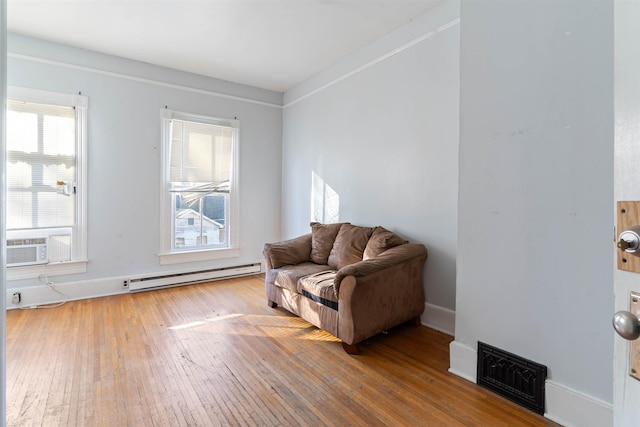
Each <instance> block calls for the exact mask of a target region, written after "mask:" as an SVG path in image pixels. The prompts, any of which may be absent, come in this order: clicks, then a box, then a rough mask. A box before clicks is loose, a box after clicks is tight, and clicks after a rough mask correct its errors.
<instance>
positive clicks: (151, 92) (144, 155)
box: [8, 34, 282, 304]
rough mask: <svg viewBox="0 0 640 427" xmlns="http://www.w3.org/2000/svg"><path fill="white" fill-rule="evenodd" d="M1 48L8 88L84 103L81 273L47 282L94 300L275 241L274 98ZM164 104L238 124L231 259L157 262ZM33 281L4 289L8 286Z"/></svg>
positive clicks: (133, 65)
mask: <svg viewBox="0 0 640 427" xmlns="http://www.w3.org/2000/svg"><path fill="white" fill-rule="evenodd" d="M8 50H9V62H8V83H9V84H10V85H15V86H23V87H30V88H37V89H42V90H48V91H56V92H63V93H77V92H79V91H81V92H82V94H83V95H86V96H88V97H89V113H88V153H89V154H88V155H89V160H88V162H89V164H88V181H89V182H88V186H89V187H88V188H89V197H88V223H89V230H88V239H89V240H88V255H89V260H90V261H89V264H88V272H87V273H86V274H80V275H72V276H71V275H70V276H62V277H56V278H51V279H52V280H54V281H55V282H58V283H65V282H73V283H77V284H78V285H80V284H84V290H83V292H81V293H80V294H81V295H80V294H78V295H77V296H87V295H91V292H92V291H91V290H90V288H91V286H95V287H96V290H95V293H94V294H100V293H109V290H108V289H104V285H105V281H107V282H108V281H109V279H110V278H116V277H122V276H125V277H126V276H131V275H144V274H153V273H156V272H159V271H167V270H169V271H177V270H189V269H202V268H207V267H222V266H227V265H237V264H238V263H249V262H256V261H261V260H262V246H263V244H264V242H266V241H272V240H276V239H278V238H279V237H280V207H281V202H280V182H281V178H280V177H281V151H282V150H281V146H282V94H278V93H274V92H269V91H265V90H261V89H257V88H250V87H246V86H241V85H237V84H232V83H228V82H221V81H219V80H214V79H208V78H205V77H202V76H196V75H190V74H187V73H183V72H178V71H175V70H169V69H164V68H160V67H155V66H151V65H148V64H143V63H138V62H133V61H128V60H124V59H121V58H116V57H111V56H106V55H101V54H97V53H95V52H88V51H84V50H80V49H75V48H71V47H69V46H60V45H57V44H54V43H50V42H45V41H41V40H35V39H30V38H26V37H23V36H18V35H15V34H12V35H10V38H9V49H8ZM165 105H166V106H168V107H169V108H170V109H173V110H177V111H185V112H192V113H198V114H203V115H210V116H215V117H222V118H234V117H237V118H238V120H239V121H240V178H239V181H240V208H241V214H240V256H239V257H238V258H231V259H223V260H218V261H210V262H199V263H188V264H183V265H171V266H162V267H161V266H160V265H159V259H158V253H159V247H160V241H159V232H160V222H159V218H160V216H159V212H158V210H159V206H160V202H159V195H160V109H161V108H163V107H164V106H165ZM114 283H117V284H118V286H119V285H120V284H121V283H122V282H121V281H120V280H119V279H118V280H117V281H115V282H114ZM41 285H42V284H41V283H39V282H38V281H37V280H22V281H15V282H12V283H9V287H11V288H16V287H29V286H41ZM87 288H89V290H87ZM98 288H100V290H98ZM117 289H119V288H115V289H112V290H117ZM72 296H73V295H72ZM30 303H32V302H31V301H28V300H27V299H25V304H30Z"/></svg>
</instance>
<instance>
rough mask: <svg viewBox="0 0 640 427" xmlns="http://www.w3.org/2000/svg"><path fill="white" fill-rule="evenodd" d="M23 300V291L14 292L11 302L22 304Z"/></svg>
mask: <svg viewBox="0 0 640 427" xmlns="http://www.w3.org/2000/svg"><path fill="white" fill-rule="evenodd" d="M21 302H22V293H20V292H14V293H13V295H11V303H13V304H20V303H21Z"/></svg>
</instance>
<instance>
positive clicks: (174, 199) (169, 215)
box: [160, 109, 238, 264]
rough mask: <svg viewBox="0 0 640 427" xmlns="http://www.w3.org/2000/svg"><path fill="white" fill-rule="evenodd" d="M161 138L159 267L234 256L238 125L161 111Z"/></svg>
mask: <svg viewBox="0 0 640 427" xmlns="http://www.w3.org/2000/svg"><path fill="white" fill-rule="evenodd" d="M162 139H163V159H162V169H163V184H162V186H163V187H162V206H161V209H162V210H161V212H162V220H161V224H162V232H161V240H162V243H161V244H162V251H161V252H162V253H161V257H160V261H161V264H171V263H177V262H185V261H196V260H204V259H211V258H221V257H230V256H237V252H238V251H237V244H236V242H237V241H238V240H237V238H238V236H237V229H238V224H237V217H238V209H237V206H236V205H237V202H236V201H237V196H238V194H237V193H238V189H237V179H236V172H237V149H238V122H237V121H236V120H224V119H216V118H211V117H204V116H197V115H192V114H186V113H178V112H174V111H171V110H166V109H165V110H162ZM203 254H204V255H203ZM169 255H172V256H169ZM173 255H179V256H173Z"/></svg>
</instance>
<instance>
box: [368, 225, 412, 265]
mask: <svg viewBox="0 0 640 427" xmlns="http://www.w3.org/2000/svg"><path fill="white" fill-rule="evenodd" d="M405 243H407V241H406V240H404V239H403V238H401V237H400V236H398V235H397V234H395V233H393V232H391V231H389V230H387V229H386V228H384V227H376V228H375V230H373V234H372V235H371V238H370V239H369V241H368V242H367V246H366V247H365V249H364V253H363V255H362V259H364V260H367V259H370V258H375V257H377V256H378V255H380V254H381V253H382V252H384V251H386V250H387V249H391V248H393V247H396V246H400V245H403V244H405Z"/></svg>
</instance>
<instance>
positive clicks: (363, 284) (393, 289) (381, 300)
mask: <svg viewBox="0 0 640 427" xmlns="http://www.w3.org/2000/svg"><path fill="white" fill-rule="evenodd" d="M426 259H427V250H426V248H425V247H424V246H423V245H419V244H405V245H401V246H397V247H395V248H392V249H389V250H388V251H385V252H383V253H382V254H380V255H379V256H378V257H376V258H372V259H369V260H366V261H362V262H359V263H356V264H352V265H350V266H346V267H344V268H343V269H341V270H339V271H338V274H337V275H336V279H335V283H334V287H335V289H336V294H337V295H339V297H338V311H339V316H340V317H339V318H340V322H339V324H338V338H340V339H341V340H342V341H343V343H346V344H349V345H352V344H357V343H358V342H361V341H363V340H365V339H367V338H369V337H371V336H373V335H376V334H378V333H380V332H382V331H384V330H387V329H390V328H392V327H394V326H396V325H398V324H400V323H403V322H406V321H408V320H411V319H415V318H417V317H419V316H420V315H421V314H422V312H423V311H424V304H425V301H424V290H423V279H422V275H423V268H424V263H425V261H426Z"/></svg>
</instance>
